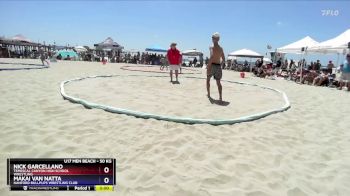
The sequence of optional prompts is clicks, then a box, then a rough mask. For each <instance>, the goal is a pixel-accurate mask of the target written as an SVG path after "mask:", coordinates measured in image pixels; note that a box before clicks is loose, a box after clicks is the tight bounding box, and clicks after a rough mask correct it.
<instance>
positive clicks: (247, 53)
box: [228, 49, 263, 58]
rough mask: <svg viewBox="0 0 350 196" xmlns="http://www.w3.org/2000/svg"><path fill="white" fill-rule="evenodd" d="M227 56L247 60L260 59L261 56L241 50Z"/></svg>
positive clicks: (250, 51) (251, 51)
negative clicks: (246, 58)
mask: <svg viewBox="0 0 350 196" xmlns="http://www.w3.org/2000/svg"><path fill="white" fill-rule="evenodd" d="M228 56H236V57H248V58H262V57H263V55H261V54H259V53H257V52H255V51H253V50H249V49H241V50H237V51H234V52H231V53H229V54H228Z"/></svg>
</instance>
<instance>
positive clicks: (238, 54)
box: [228, 48, 264, 71]
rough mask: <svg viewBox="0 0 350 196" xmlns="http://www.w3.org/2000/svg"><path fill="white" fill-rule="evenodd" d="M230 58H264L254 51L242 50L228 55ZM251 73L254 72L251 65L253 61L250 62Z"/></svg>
mask: <svg viewBox="0 0 350 196" xmlns="http://www.w3.org/2000/svg"><path fill="white" fill-rule="evenodd" d="M228 56H229V57H230V56H234V57H247V58H250V59H251V58H263V57H264V56H263V55H261V54H259V53H257V52H255V51H253V50H249V49H246V48H244V49H241V50H236V51H233V52H231V53H229V54H228ZM249 64H250V71H252V68H253V67H252V63H251V60H250V63H249Z"/></svg>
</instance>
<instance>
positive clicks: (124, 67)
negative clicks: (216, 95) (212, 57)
mask: <svg viewBox="0 0 350 196" xmlns="http://www.w3.org/2000/svg"><path fill="white" fill-rule="evenodd" d="M130 67H142V68H144V67H146V68H148V67H157V68H160V66H153V65H146V66H145V65H124V66H122V67H120V69H122V70H126V71H137V72H148V73H166V74H168V73H169V72H165V71H161V70H159V71H158V70H157V71H150V70H135V69H134V70H133V69H130ZM182 69H185V70H190V71H193V73H179V74H201V73H202V72H201V71H200V70H195V69H189V68H185V67H182Z"/></svg>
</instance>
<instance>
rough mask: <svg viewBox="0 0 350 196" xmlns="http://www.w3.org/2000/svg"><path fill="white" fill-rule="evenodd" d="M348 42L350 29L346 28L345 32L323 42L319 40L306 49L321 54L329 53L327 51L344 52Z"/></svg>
mask: <svg viewBox="0 0 350 196" xmlns="http://www.w3.org/2000/svg"><path fill="white" fill-rule="evenodd" d="M349 42H350V29H348V30H346V31H345V32H343V33H341V34H340V35H338V36H336V37H334V38H332V39H329V40H326V41H324V42H321V43H319V44H317V45H315V46H313V47H311V48H309V49H308V52H313V53H322V54H329V53H333V54H334V53H338V54H341V53H344V51H345V52H346V49H347V48H348V43H349Z"/></svg>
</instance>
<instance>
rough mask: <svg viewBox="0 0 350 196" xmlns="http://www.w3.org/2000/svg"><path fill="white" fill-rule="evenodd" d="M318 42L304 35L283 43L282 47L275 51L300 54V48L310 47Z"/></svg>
mask: <svg viewBox="0 0 350 196" xmlns="http://www.w3.org/2000/svg"><path fill="white" fill-rule="evenodd" d="M317 44H318V42H317V41H315V40H314V39H312V38H311V37H309V36H306V37H304V38H302V39H300V40H298V41H296V42H293V43H291V44H288V45H285V46H283V47H280V48H277V52H280V53H291V54H301V52H302V51H301V50H302V48H310V47H313V46H315V45H317Z"/></svg>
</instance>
